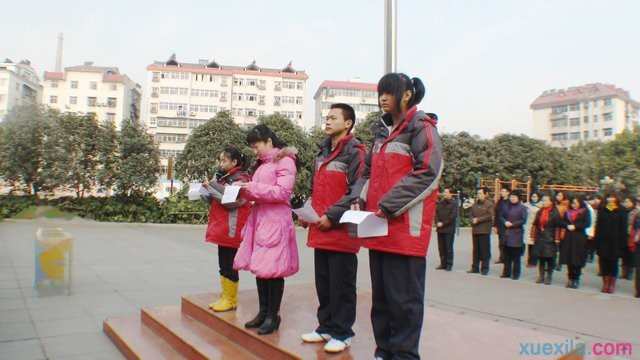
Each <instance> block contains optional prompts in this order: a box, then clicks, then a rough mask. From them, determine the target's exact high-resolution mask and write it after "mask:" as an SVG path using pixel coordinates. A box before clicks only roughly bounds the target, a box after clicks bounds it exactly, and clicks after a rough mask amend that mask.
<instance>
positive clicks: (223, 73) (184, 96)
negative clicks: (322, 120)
mask: <svg viewBox="0 0 640 360" xmlns="http://www.w3.org/2000/svg"><path fill="white" fill-rule="evenodd" d="M307 79H308V76H307V74H306V73H305V72H304V71H299V70H295V69H294V68H293V67H292V66H291V63H289V65H287V66H285V67H284V68H282V69H270V68H262V67H259V66H258V65H256V62H255V61H254V62H252V63H251V64H249V65H247V66H228V65H220V64H218V63H217V62H215V61H208V60H200V61H199V62H198V63H179V62H177V61H176V59H175V56H172V57H171V58H170V59H169V60H168V61H166V62H154V63H153V64H151V65H149V66H147V85H146V91H145V94H144V96H145V100H144V107H145V108H144V110H143V113H144V119H145V121H146V124H147V126H148V128H149V132H150V133H152V134H154V135H155V138H156V141H157V143H158V145H159V147H160V156H161V161H162V166H163V169H166V165H167V163H168V158H169V157H175V156H177V155H178V154H179V153H181V152H182V150H183V149H184V146H185V143H186V142H187V137H188V136H189V134H190V133H191V130H192V129H194V128H196V127H198V126H199V125H201V124H203V123H205V122H206V121H207V120H209V119H211V118H212V117H214V116H215V115H216V113H218V112H220V111H230V112H231V114H232V116H233V119H234V120H235V121H236V123H238V124H239V125H241V126H245V127H249V126H253V125H255V124H256V123H257V119H258V117H259V116H262V115H269V114H274V113H280V114H281V115H284V116H286V117H288V118H289V119H291V120H293V121H294V122H295V123H296V124H298V125H300V126H304V125H305V124H304V117H303V114H304V105H305V102H306V98H305V97H306V96H305V94H306V91H305V89H306V81H307Z"/></svg>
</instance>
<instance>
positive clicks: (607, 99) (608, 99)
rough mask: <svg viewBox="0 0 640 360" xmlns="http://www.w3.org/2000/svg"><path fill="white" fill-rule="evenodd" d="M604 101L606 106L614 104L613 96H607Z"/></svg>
mask: <svg viewBox="0 0 640 360" xmlns="http://www.w3.org/2000/svg"><path fill="white" fill-rule="evenodd" d="M602 103H603V104H604V106H611V105H613V101H611V98H606V99H604V100H603V101H602Z"/></svg>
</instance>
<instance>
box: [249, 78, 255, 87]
mask: <svg viewBox="0 0 640 360" xmlns="http://www.w3.org/2000/svg"><path fill="white" fill-rule="evenodd" d="M247 83H248V84H249V86H256V84H257V81H256V79H247Z"/></svg>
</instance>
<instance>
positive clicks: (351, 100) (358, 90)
mask: <svg viewBox="0 0 640 360" xmlns="http://www.w3.org/2000/svg"><path fill="white" fill-rule="evenodd" d="M313 99H314V100H315V101H316V109H315V123H314V125H315V126H318V127H321V126H322V123H323V119H324V118H325V117H326V116H327V114H328V113H329V108H330V107H331V104H335V103H345V104H349V105H351V106H352V107H353V109H354V110H355V112H356V123H359V122H361V121H364V120H365V119H366V118H367V115H368V114H369V113H370V112H374V111H378V110H379V108H378V92H377V84H372V83H363V82H355V81H332V80H325V81H323V82H322V84H320V86H319V87H318V90H317V91H316V94H315V95H314V96H313Z"/></svg>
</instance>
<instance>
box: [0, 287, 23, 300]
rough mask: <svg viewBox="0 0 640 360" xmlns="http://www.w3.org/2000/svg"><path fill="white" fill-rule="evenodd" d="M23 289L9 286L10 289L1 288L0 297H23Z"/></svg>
mask: <svg viewBox="0 0 640 360" xmlns="http://www.w3.org/2000/svg"><path fill="white" fill-rule="evenodd" d="M21 298H22V291H21V290H20V289H19V288H13V289H11V288H9V289H1V288H0V299H21Z"/></svg>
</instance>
